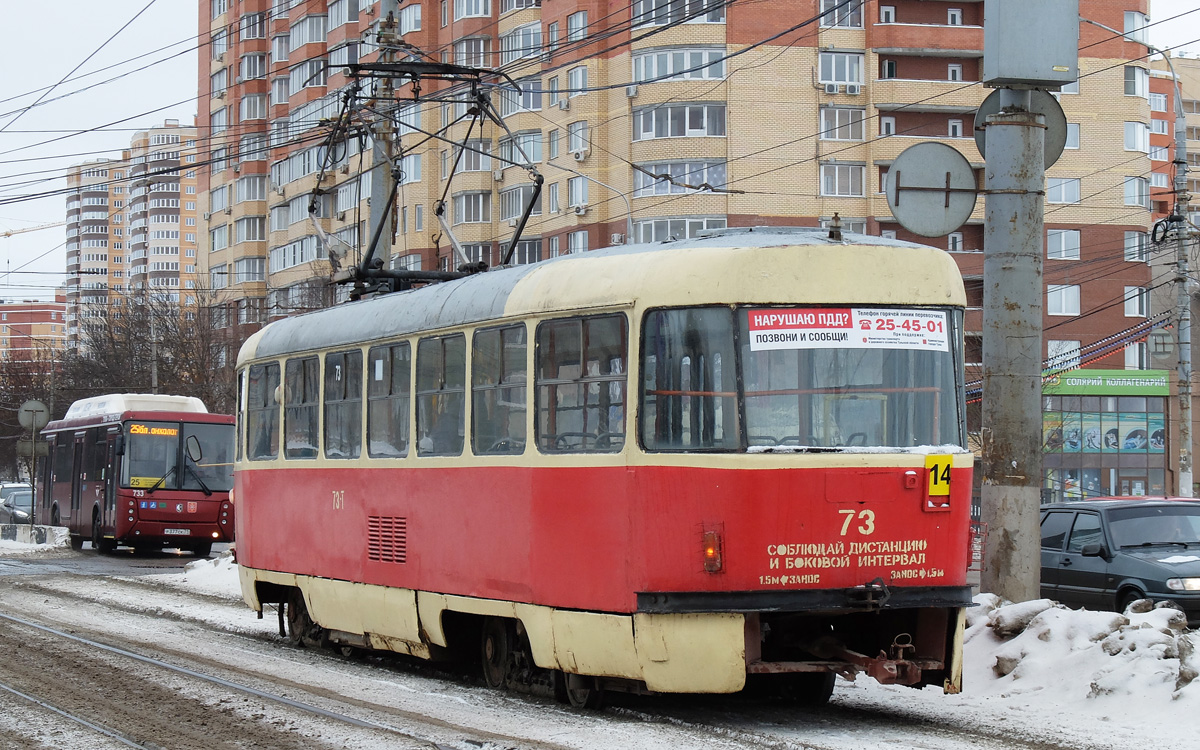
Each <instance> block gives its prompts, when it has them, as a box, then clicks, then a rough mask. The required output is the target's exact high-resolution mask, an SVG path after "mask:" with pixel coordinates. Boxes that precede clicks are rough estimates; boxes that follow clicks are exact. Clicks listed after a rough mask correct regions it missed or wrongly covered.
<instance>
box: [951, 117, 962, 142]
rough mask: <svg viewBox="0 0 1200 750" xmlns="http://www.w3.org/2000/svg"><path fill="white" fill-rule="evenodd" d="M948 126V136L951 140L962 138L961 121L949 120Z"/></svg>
mask: <svg viewBox="0 0 1200 750" xmlns="http://www.w3.org/2000/svg"><path fill="white" fill-rule="evenodd" d="M949 126H950V127H949V132H948V135H949V136H950V137H951V138H962V137H963V121H962V120H950V122H949Z"/></svg>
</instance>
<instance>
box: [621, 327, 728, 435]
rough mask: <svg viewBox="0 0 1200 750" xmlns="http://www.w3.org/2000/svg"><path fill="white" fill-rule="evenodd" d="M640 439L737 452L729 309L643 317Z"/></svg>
mask: <svg viewBox="0 0 1200 750" xmlns="http://www.w3.org/2000/svg"><path fill="white" fill-rule="evenodd" d="M644 331H645V332H644V334H643V343H642V408H641V429H642V443H643V445H644V446H645V448H646V449H647V450H662V451H672V450H676V451H701V450H737V449H738V448H740V447H741V436H740V428H739V419H738V408H737V366H736V364H735V363H736V358H735V355H734V345H733V313H732V311H731V310H729V309H728V308H718V307H708V308H689V309H680V310H659V311H654V312H651V313H649V314H647V315H646V325H645V329H644Z"/></svg>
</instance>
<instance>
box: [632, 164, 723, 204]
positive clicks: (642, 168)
mask: <svg viewBox="0 0 1200 750" xmlns="http://www.w3.org/2000/svg"><path fill="white" fill-rule="evenodd" d="M706 184H707V185H708V186H711V187H713V188H718V189H719V188H722V187H724V185H725V162H723V161H715V162H707V161H699V162H667V163H657V164H640V165H635V167H634V172H633V195H634V197H635V198H643V197H646V196H651V195H668V194H671V195H678V194H683V193H691V192H696V191H700V190H703V189H705V187H704V186H705V185H706Z"/></svg>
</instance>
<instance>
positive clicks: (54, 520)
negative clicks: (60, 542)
mask: <svg viewBox="0 0 1200 750" xmlns="http://www.w3.org/2000/svg"><path fill="white" fill-rule="evenodd" d="M50 525H51V526H62V519H60V518H59V517H58V506H57V505H55V506H54V507H53V508H51V509H50ZM71 538H72V539H74V538H75V537H71ZM82 543H83V542H80V544H82Z"/></svg>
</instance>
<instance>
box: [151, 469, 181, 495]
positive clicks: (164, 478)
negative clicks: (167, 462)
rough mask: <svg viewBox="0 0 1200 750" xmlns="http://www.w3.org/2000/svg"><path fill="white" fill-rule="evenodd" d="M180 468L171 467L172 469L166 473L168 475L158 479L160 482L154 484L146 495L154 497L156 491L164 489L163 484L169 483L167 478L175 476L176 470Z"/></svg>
mask: <svg viewBox="0 0 1200 750" xmlns="http://www.w3.org/2000/svg"><path fill="white" fill-rule="evenodd" d="M178 468H179V467H178V466H172V467H171V468H170V469H169V470H168V471H167V473H166V474H163V475H162V476H161V477H159V478H158V481H157V482H155V483H154V486H152V487H151V488H150V489H148V490H146V494H147V495H153V494H154V491H155V490H157V489H158V488H159V487H162V486H163V482H165V481H167V477H169V476H171V475H172V474H174V473H175V470H176V469H178Z"/></svg>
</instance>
